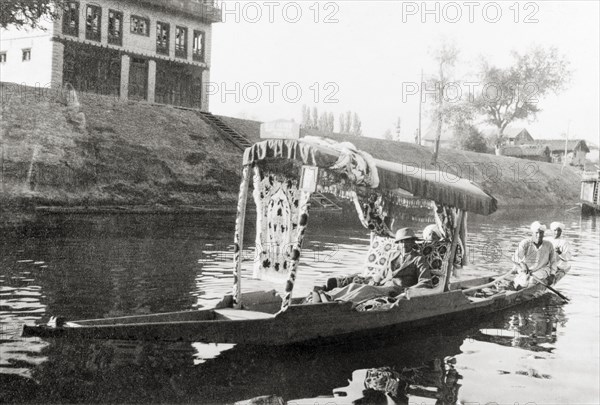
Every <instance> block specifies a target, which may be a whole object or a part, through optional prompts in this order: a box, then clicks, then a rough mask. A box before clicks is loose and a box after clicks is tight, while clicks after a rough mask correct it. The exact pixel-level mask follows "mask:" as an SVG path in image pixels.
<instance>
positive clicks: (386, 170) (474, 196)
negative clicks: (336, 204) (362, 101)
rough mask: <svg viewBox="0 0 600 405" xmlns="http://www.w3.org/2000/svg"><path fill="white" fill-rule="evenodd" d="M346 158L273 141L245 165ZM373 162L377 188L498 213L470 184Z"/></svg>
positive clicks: (327, 164)
mask: <svg viewBox="0 0 600 405" xmlns="http://www.w3.org/2000/svg"><path fill="white" fill-rule="evenodd" d="M343 157H344V152H343V151H340V150H339V149H336V148H333V147H330V146H327V145H321V144H314V143H309V142H305V141H303V140H302V139H298V140H283V139H272V140H266V141H262V142H259V143H256V144H254V145H252V146H251V147H249V148H248V149H246V151H245V152H244V165H248V164H251V163H254V162H259V161H263V160H269V159H287V160H295V161H297V162H300V163H302V164H306V165H311V166H317V167H319V168H323V169H330V168H331V167H332V166H334V165H335V164H336V163H338V162H339V161H340V158H343ZM373 160H374V163H375V166H376V167H377V172H378V177H379V185H378V187H377V188H378V189H380V190H382V191H387V192H393V191H394V190H397V189H401V190H405V191H407V192H409V193H410V194H412V195H413V196H416V197H419V198H423V199H427V200H433V201H436V202H438V203H442V204H446V205H449V206H453V207H457V208H460V209H463V210H465V211H469V212H474V213H477V214H483V215H488V214H491V213H493V212H494V211H496V209H497V201H496V199H495V198H494V197H492V196H491V195H489V194H487V193H486V192H484V191H483V190H481V189H480V188H479V187H478V186H477V185H475V184H474V183H473V182H471V181H469V180H466V179H462V178H459V177H457V176H454V175H451V174H449V173H445V172H440V171H436V170H423V169H421V168H418V167H413V166H408V165H404V164H400V163H394V162H389V161H385V160H381V159H373Z"/></svg>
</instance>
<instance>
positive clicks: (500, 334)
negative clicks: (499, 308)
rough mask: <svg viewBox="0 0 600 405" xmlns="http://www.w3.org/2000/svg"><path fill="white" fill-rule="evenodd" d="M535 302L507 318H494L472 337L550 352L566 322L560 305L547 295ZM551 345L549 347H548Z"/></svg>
mask: <svg viewBox="0 0 600 405" xmlns="http://www.w3.org/2000/svg"><path fill="white" fill-rule="evenodd" d="M542 300H543V301H541V302H536V305H535V306H534V305H533V304H532V305H525V306H524V307H523V308H520V309H519V312H515V313H512V314H510V315H508V317H493V318H491V319H490V320H489V321H488V322H486V324H484V325H481V328H480V329H479V330H478V331H476V332H473V333H472V334H471V335H470V337H471V338H473V339H475V340H478V341H482V342H490V343H495V344H499V345H502V346H509V347H520V348H522V349H527V350H530V351H534V352H551V351H552V349H551V347H552V345H553V344H554V343H555V342H556V339H557V333H558V326H559V325H563V326H564V323H565V322H566V320H567V319H566V318H565V315H564V312H563V310H562V307H561V306H556V305H552V303H551V300H552V297H550V296H546V297H544V298H543V299H542ZM548 345H550V346H548Z"/></svg>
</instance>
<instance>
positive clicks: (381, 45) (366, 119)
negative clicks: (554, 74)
mask: <svg viewBox="0 0 600 405" xmlns="http://www.w3.org/2000/svg"><path fill="white" fill-rule="evenodd" d="M222 8H223V9H224V11H223V12H224V20H225V21H224V23H220V24H215V25H214V26H213V28H214V30H213V39H212V45H213V53H212V65H211V82H213V83H214V85H213V86H212V87H211V92H212V93H214V94H213V95H212V96H211V99H210V104H211V105H210V109H211V111H212V112H214V113H217V114H223V115H229V116H234V117H243V118H252V119H257V120H261V121H270V120H275V119H282V118H283V119H292V118H293V119H295V120H296V121H300V120H301V109H302V105H303V104H307V105H310V106H316V107H317V108H318V109H319V111H331V112H333V113H334V114H335V117H336V122H335V123H336V130H337V126H338V115H339V113H340V112H343V111H347V110H352V111H355V112H357V113H358V114H359V116H360V117H361V120H362V124H363V132H364V134H365V135H366V136H371V137H382V136H383V133H384V132H385V131H386V129H392V130H393V129H394V127H395V122H396V120H397V118H398V117H400V118H401V120H402V129H401V138H402V139H403V140H406V141H410V140H411V139H413V135H414V131H415V129H416V128H417V126H418V107H419V97H418V96H416V95H411V94H410V93H411V92H414V89H415V87H414V86H418V85H419V81H420V71H421V68H422V69H423V70H424V71H425V75H426V76H427V75H428V74H434V73H436V71H437V68H436V65H435V63H434V62H433V59H432V56H431V51H432V50H433V49H435V48H436V46H438V45H439V43H440V42H441V41H443V40H450V41H454V42H455V43H456V45H457V46H458V48H459V49H460V52H461V53H460V56H459V61H458V63H457V68H456V71H455V76H456V78H457V79H458V83H460V85H461V87H462V88H464V89H465V92H466V91H467V89H468V87H465V85H464V83H463V81H464V80H468V78H469V76H471V77H472V75H474V74H475V73H476V71H477V68H478V66H479V61H480V60H481V57H485V58H488V59H489V60H491V61H492V62H493V63H495V64H498V65H507V64H508V63H510V60H511V58H510V51H511V50H516V51H520V52H524V51H526V50H527V49H529V48H530V47H531V46H533V45H536V44H538V45H543V46H556V47H558V49H559V50H560V52H562V53H563V54H564V55H566V57H567V58H568V60H569V61H570V62H571V65H572V68H573V70H574V75H573V79H572V82H571V84H570V87H569V89H568V90H566V91H564V92H563V93H561V94H559V95H558V96H550V97H547V98H545V99H542V100H540V104H539V105H540V107H541V108H542V109H543V112H542V113H540V114H538V117H537V120H536V121H534V122H529V123H528V122H521V123H519V124H517V125H518V126H525V127H527V128H528V129H529V131H530V132H531V133H532V135H533V136H534V138H559V137H560V135H561V133H563V132H566V131H567V129H569V133H570V138H574V137H580V138H584V139H586V140H587V141H591V142H594V143H596V144H598V136H599V135H598V134H599V125H598V121H599V120H598V111H599V110H600V106H599V87H600V83H599V71H600V67H599V59H600V55H599V49H600V44H599V41H600V40H599V38H600V32H599V25H600V22H599V13H600V10H599V2H597V1H594V0H592V1H537V2H518V3H516V2H513V1H508V2H504V1H499V2H488V1H482V2H477V1H473V2H462V1H457V2H432V1H431V2H427V3H426V8H427V10H425V8H424V7H423V3H422V2H406V1H404V2H403V1H335V2H328V1H320V2H314V1H298V2H277V1H273V2H268V1H264V2H263V1H257V2H249V1H241V2H233V1H230V2H224V3H223V5H222ZM426 11H429V13H426ZM436 19H438V21H436ZM453 21H454V22H453ZM494 21H495V22H494ZM236 88H237V90H236ZM475 90H476V91H477V88H476V89H475ZM227 91H229V92H227ZM426 109H427V106H425V110H426ZM427 121H428V117H427V115H426V114H424V128H425V127H426V126H427Z"/></svg>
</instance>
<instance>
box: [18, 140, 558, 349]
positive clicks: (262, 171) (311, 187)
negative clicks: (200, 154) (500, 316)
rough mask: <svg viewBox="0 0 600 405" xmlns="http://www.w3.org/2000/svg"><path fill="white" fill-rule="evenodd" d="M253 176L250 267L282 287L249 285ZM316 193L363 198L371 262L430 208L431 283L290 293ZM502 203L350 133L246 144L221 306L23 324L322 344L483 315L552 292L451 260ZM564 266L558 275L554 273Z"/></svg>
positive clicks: (52, 332) (49, 332)
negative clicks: (458, 275) (246, 255)
mask: <svg viewBox="0 0 600 405" xmlns="http://www.w3.org/2000/svg"><path fill="white" fill-rule="evenodd" d="M251 183H253V192H252V195H253V197H254V198H253V199H254V201H255V203H256V213H257V214H256V216H257V224H256V250H257V251H256V255H255V259H254V260H253V266H254V268H253V277H255V278H258V279H270V280H277V279H279V280H281V281H285V292H284V294H283V296H281V295H279V294H277V293H276V292H275V291H262V292H261V291H258V292H256V291H255V292H247V293H242V288H241V284H242V277H241V269H242V255H241V252H242V249H243V246H242V241H243V240H244V219H245V212H246V201H247V198H248V194H249V188H250V184H251ZM314 192H319V193H331V194H333V195H336V196H340V197H344V198H348V199H350V200H352V201H353V202H354V206H355V208H356V211H357V214H358V217H359V219H360V221H361V223H362V224H363V225H364V226H365V227H366V228H367V229H369V230H370V231H371V245H370V249H369V251H368V257H367V258H366V259H365V263H364V266H365V272H369V271H376V270H377V269H378V268H380V267H381V266H386V265H388V263H387V262H388V261H389V258H390V254H391V252H392V251H394V249H396V246H397V245H396V244H394V243H393V238H392V235H393V232H392V231H393V229H394V228H400V227H401V226H399V225H398V223H399V222H402V221H403V220H405V219H406V218H407V217H410V216H411V215H412V214H413V213H414V212H417V211H425V212H427V213H428V215H430V218H431V219H432V221H435V223H436V224H437V225H438V228H439V230H440V232H441V233H442V236H443V238H442V239H441V240H440V241H437V242H435V243H430V244H428V243H422V244H421V245H420V247H419V249H420V250H421V253H422V254H423V255H424V256H425V257H426V258H427V260H428V261H429V262H430V264H431V265H432V268H433V269H434V271H433V272H434V274H435V280H434V281H435V283H434V284H433V285H434V286H433V288H420V289H408V290H407V291H406V292H405V293H403V294H401V295H400V296H397V297H381V298H383V300H382V299H379V300H378V299H377V298H375V299H371V300H369V302H351V301H328V300H327V294H326V292H325V293H324V294H321V292H322V291H321V292H317V295H318V296H319V297H321V298H323V299H322V300H320V301H321V302H317V301H319V300H316V299H315V300H312V301H311V300H310V299H307V298H305V297H292V293H293V290H294V284H295V280H296V274H297V271H298V264H299V262H300V259H301V251H302V244H303V240H304V234H305V230H306V227H307V226H308V223H309V212H310V197H311V194H312V193H314ZM496 209H497V202H496V199H495V198H494V197H492V196H491V195H490V194H488V193H486V192H484V191H483V190H482V189H480V188H479V187H478V186H477V185H475V184H474V183H472V182H471V181H469V180H466V179H461V178H458V177H456V176H454V175H451V174H449V173H444V172H439V171H432V170H423V169H421V168H417V167H413V166H407V165H403V164H398V163H393V162H389V161H383V160H378V159H374V158H372V157H371V156H370V155H368V154H367V153H365V152H362V151H359V150H356V149H355V148H354V147H353V146H352V145H351V144H348V143H341V144H340V143H336V142H334V141H331V140H327V139H323V138H313V137H305V138H301V139H285V140H283V139H271V140H265V141H262V142H259V143H256V144H254V145H253V146H251V147H249V148H247V149H246V150H245V153H244V159H243V171H242V181H241V185H240V193H239V200H238V208H237V219H236V229H235V235H234V258H233V269H234V285H233V292H232V294H230V295H226V296H225V297H224V298H223V299H222V300H221V301H220V302H219V304H217V305H216V307H215V308H213V309H203V310H194V311H183V312H173V313H162V314H152V315H141V316H126V317H118V318H104V319H89V320H80V321H69V322H67V321H62V320H61V319H60V318H59V319H58V321H56V322H53V323H52V324H51V325H48V324H44V325H35V326H30V325H26V326H24V330H23V335H24V336H40V337H64V338H90V339H136V340H167V341H193V342H208V343H236V344H248V345H287V344H297V343H302V342H311V344H313V343H314V342H323V341H331V340H334V341H339V340H344V339H348V338H350V337H352V336H362V335H369V336H371V335H377V334H388V333H397V332H398V331H406V330H410V329H412V328H421V327H423V326H426V325H436V324H440V323H445V324H447V323H448V322H449V321H451V320H453V319H457V318H465V317H468V318H469V319H473V318H474V317H477V316H485V315H487V314H489V313H490V312H494V311H499V310H502V309H505V308H508V307H511V306H514V305H517V304H519V303H522V302H525V301H529V300H532V299H534V298H536V297H539V296H541V295H543V294H545V293H546V292H547V291H548V290H547V287H546V286H544V285H543V284H539V283H537V284H532V285H530V286H529V287H527V288H523V289H520V290H515V289H513V288H511V287H510V284H511V283H510V280H511V278H512V277H513V276H512V275H511V272H510V271H508V273H506V274H505V275H504V276H501V277H496V278H493V277H481V278H476V279H471V280H467V281H460V282H455V283H450V275H451V274H452V271H453V267H454V266H455V265H457V264H459V263H460V262H461V261H464V258H462V257H461V251H462V252H464V249H465V246H466V237H467V232H466V216H467V213H468V212H472V213H476V214H481V215H489V214H492V213H493V212H494V211H495V210H496ZM462 256H466V255H462ZM507 270H510V269H507ZM563 275H564V274H559V275H557V278H556V281H558V280H559V279H560V278H561V276H563ZM317 291H319V290H317ZM313 296H314V294H313ZM382 302H383V304H381V303H382Z"/></svg>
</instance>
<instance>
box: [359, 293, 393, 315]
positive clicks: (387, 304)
mask: <svg viewBox="0 0 600 405" xmlns="http://www.w3.org/2000/svg"><path fill="white" fill-rule="evenodd" d="M397 301H398V299H397V298H394V297H388V296H385V295H384V296H381V297H377V298H371V299H368V300H365V301H363V302H361V303H360V304H358V305H357V306H356V310H357V311H361V312H363V311H385V310H388V309H390V308H392V306H393V305H394V304H395V303H396V302H397Z"/></svg>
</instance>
